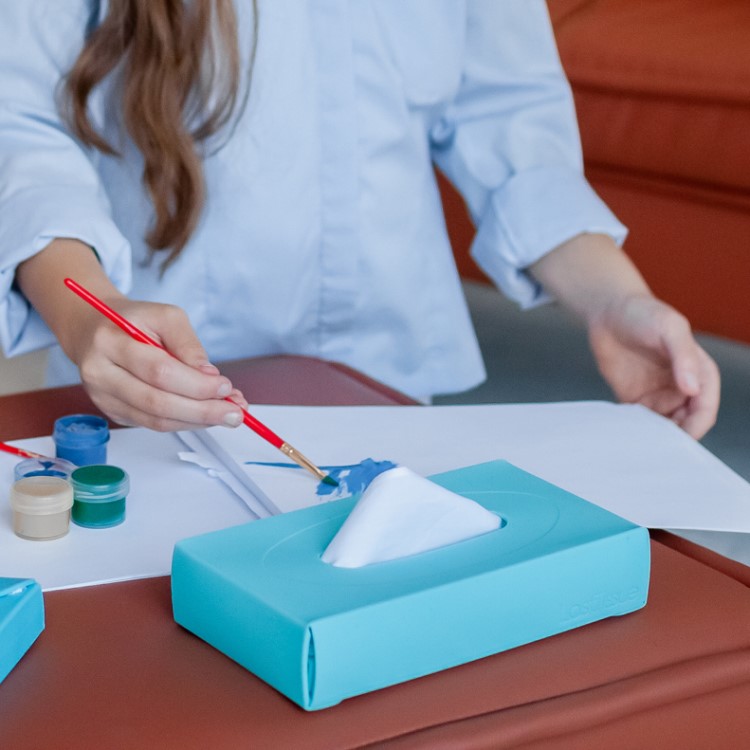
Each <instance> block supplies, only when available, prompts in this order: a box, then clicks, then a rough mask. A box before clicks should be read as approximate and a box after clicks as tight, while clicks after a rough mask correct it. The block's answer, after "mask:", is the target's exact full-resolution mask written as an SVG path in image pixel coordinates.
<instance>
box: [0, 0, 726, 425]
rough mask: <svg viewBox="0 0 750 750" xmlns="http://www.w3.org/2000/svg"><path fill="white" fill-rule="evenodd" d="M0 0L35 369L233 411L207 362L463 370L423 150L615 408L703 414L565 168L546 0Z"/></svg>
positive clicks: (430, 384)
mask: <svg viewBox="0 0 750 750" xmlns="http://www.w3.org/2000/svg"><path fill="white" fill-rule="evenodd" d="M0 1H1V2H2V4H1V5H0V7H1V8H2V18H3V24H2V27H1V30H0V72H1V73H2V75H1V76H0V81H1V82H0V86H2V92H1V95H0V102H2V103H1V104H0V164H1V167H0V181H1V183H2V186H1V187H0V280H1V282H2V285H1V286H0V300H1V302H0V336H2V340H3V343H4V347H5V349H6V352H7V353H8V354H9V355H12V354H14V353H21V352H23V351H28V350H30V349H33V348H38V347H40V346H45V345H50V344H53V343H54V342H55V341H56V342H58V343H59V345H60V347H61V349H55V350H53V352H52V355H51V370H52V371H51V377H52V378H53V382H63V381H64V380H65V379H70V378H71V376H72V375H73V374H74V373H75V371H74V370H73V371H71V362H72V363H74V365H75V367H76V368H77V369H78V370H79V371H80V377H81V379H82V381H83V383H84V385H85V387H86V388H87V390H88V392H89V394H90V395H91V397H92V399H93V400H94V402H95V403H96V404H97V405H98V406H99V407H100V408H101V409H102V410H104V411H105V412H106V413H107V414H109V415H110V416H111V417H112V418H113V419H115V420H116V421H118V422H120V423H123V424H139V425H145V426H148V427H152V428H155V429H161V430H172V429H184V428H191V427H196V426H205V425H213V424H227V425H237V424H239V423H240V418H241V417H240V410H239V408H238V407H237V406H235V405H233V404H230V403H228V402H226V401H223V400H221V399H222V397H223V396H226V395H232V394H233V397H234V398H235V400H236V401H237V402H238V403H240V404H242V403H244V400H243V398H242V396H241V395H240V394H238V393H237V392H236V391H233V389H232V386H231V383H229V381H228V380H227V379H226V378H224V377H222V376H221V375H220V374H219V372H218V370H217V369H216V367H215V366H214V365H212V364H211V363H210V361H209V358H210V359H211V360H214V361H220V360H222V359H229V358H237V357H242V356H250V355H256V354H268V353H274V352H295V353H302V354H309V355H313V356H319V357H324V358H328V359H333V360H339V361H343V362H346V363H348V364H350V365H352V366H354V367H356V368H358V369H360V370H363V371H364V372H367V373H368V374H370V375H372V376H374V377H376V378H378V379H380V380H382V381H384V382H386V383H389V384H391V385H393V386H395V387H396V388H399V389H401V390H403V391H405V392H407V393H409V394H411V395H413V396H416V397H418V398H424V399H429V398H430V397H431V396H432V395H433V394H436V393H446V392H451V391H458V390H462V389H466V388H469V387H472V386H474V385H476V384H477V383H479V382H480V381H481V380H482V379H483V377H484V370H483V366H482V362H481V357H480V354H479V350H478V346H477V343H476V339H475V337H474V334H473V331H472V330H471V324H470V320H469V316H468V314H467V310H466V307H465V303H464V300H463V296H462V292H461V287H460V283H459V279H458V276H457V274H456V270H455V267H454V265H453V259H452V255H451V251H450V246H449V243H448V240H447V237H446V232H445V228H444V224H443V220H442V214H441V207H440V200H439V195H438V192H437V189H436V186H435V180H434V173H433V162H435V163H436V164H437V165H438V166H439V167H440V169H442V170H443V171H444V173H445V174H446V175H447V176H448V177H449V178H450V179H451V180H452V181H453V182H454V184H456V186H457V187H458V189H459V190H460V191H461V192H462V194H463V195H464V198H465V199H466V202H467V205H468V206H469V208H470V210H471V213H472V215H473V217H474V219H475V221H476V224H477V237H476V240H475V242H474V246H473V249H472V252H473V255H474V257H475V258H476V260H477V261H478V263H479V264H480V265H481V266H482V267H483V268H484V269H485V271H486V272H487V273H488V274H489V275H490V277H491V278H492V279H493V280H494V281H495V282H496V283H497V285H498V286H499V287H500V288H501V289H502V290H503V291H504V292H505V293H506V294H507V295H509V296H511V297H512V298H514V299H516V300H517V301H518V302H519V303H520V304H521V305H524V306H531V305H534V304H538V303H540V302H542V301H544V300H546V299H550V298H553V299H557V300H559V301H560V302H561V303H562V304H563V305H565V306H567V307H569V308H571V309H572V310H573V311H574V312H576V313H577V314H578V315H580V316H581V317H582V318H583V319H584V321H585V322H586V325H587V326H588V330H589V333H590V339H591V344H592V348H593V351H594V354H595V356H596V358H597V361H598V364H599V367H600V369H601V371H602V373H603V375H604V377H605V378H606V379H607V380H608V382H609V383H610V385H611V386H612V388H613V390H614V392H615V394H616V395H617V397H618V398H620V399H622V400H625V401H639V402H642V403H644V404H646V405H647V406H649V407H651V408H653V409H655V410H656V411H658V412H659V413H662V414H665V415H666V416H669V417H670V418H672V419H673V420H674V421H675V422H677V423H678V424H680V425H681V426H682V427H683V428H684V429H685V430H687V431H688V432H689V433H690V434H692V435H694V436H695V437H700V436H701V435H702V434H704V433H705V432H706V430H708V429H709V428H710V426H711V425H712V424H713V422H714V420H715V417H716V411H717V408H718V397H719V378H718V372H717V369H716V366H715V364H714V363H713V361H712V360H711V359H710V358H709V357H708V355H707V354H706V353H705V352H704V351H703V350H702V349H701V348H700V347H699V346H698V344H697V343H696V342H695V340H694V338H693V336H692V334H691V332H690V327H689V325H688V323H687V322H686V321H685V320H684V318H683V317H682V316H681V315H680V314H679V313H677V312H676V311H674V310H673V309H672V308H670V307H668V306H667V305H665V304H663V303H662V302H660V301H658V300H656V299H655V298H654V297H653V295H652V294H651V292H650V291H649V290H648V288H647V286H646V284H645V283H644V281H643V279H642V278H641V276H640V275H639V274H638V272H637V271H636V270H635V268H634V267H633V266H632V264H631V263H630V262H629V260H628V259H627V257H626V256H625V255H624V254H623V252H622V251H621V250H620V248H619V243H621V242H622V240H623V239H624V234H625V230H624V228H623V227H622V226H621V225H620V224H619V222H618V221H617V220H616V219H615V218H614V216H612V214H611V213H610V212H609V211H608V210H607V209H606V207H605V206H604V205H603V204H602V203H601V201H599V199H598V198H597V197H596V196H595V194H594V193H593V192H592V190H591V189H590V187H589V186H588V184H587V183H586V182H585V180H584V178H583V176H582V172H581V156H580V151H579V145H578V140H577V131H576V127H575V117H574V112H573V107H572V102H571V98H570V92H569V89H568V86H567V83H566V81H565V78H564V76H563V74H562V71H561V69H560V65H559V60H558V58H557V53H556V50H555V46H554V40H553V36H552V33H551V29H550V25H549V19H548V17H547V12H546V6H545V4H544V2H543V0H512V1H510V2H503V3H497V2H494V1H493V0H463V1H462V0H433V1H432V2H430V3H425V2H418V1H417V0H370V2H366V1H365V0H358V1H357V2H353V1H352V0H320V1H318V2H306V1H303V0H273V2H271V1H270V0H259V1H258V2H257V3H250V2H240V1H239V0H237V2H236V3H234V4H232V3H231V2H230V0H192V2H183V0H110V2H109V3H108V4H100V3H98V2H92V0H67V2H60V1H59V0H27V2H23V3H18V2H16V0H0ZM66 276H70V277H72V278H74V279H76V280H77V281H78V282H79V283H81V284H83V285H84V286H86V287H88V288H89V289H90V290H91V291H92V292H94V293H95V294H96V295H97V296H99V297H101V298H102V299H104V300H105V301H106V302H107V303H109V304H110V305H111V306H112V307H114V308H115V309H117V310H118V311H119V312H120V313H122V314H123V315H125V316H126V317H127V318H129V319H131V320H132V321H133V322H134V323H135V324H136V325H138V326H139V327H141V328H143V329H145V330H147V332H149V333H150V334H151V335H152V336H154V337H155V338H158V339H159V340H160V341H161V342H163V344H164V345H165V347H166V348H167V349H168V350H169V351H170V352H171V353H172V354H173V355H174V357H173V358H171V357H169V356H167V355H165V354H164V353H163V352H161V351H159V350H156V349H151V348H147V347H143V346H141V345H139V344H138V343H137V342H134V341H131V340H130V339H128V338H127V337H125V336H124V335H123V334H122V332H120V331H119V330H117V329H115V328H114V327H113V326H112V325H111V324H110V323H109V322H107V321H106V320H104V319H103V318H102V317H101V316H99V315H98V314H97V313H95V312H94V311H92V310H90V309H88V308H87V306H86V305H84V304H83V303H82V302H81V301H80V300H79V299H77V298H76V297H75V296H74V295H72V294H71V293H70V292H69V291H67V289H66V288H65V287H64V286H63V284H62V279H63V278H64V277H66ZM126 291H129V293H130V294H131V295H132V296H133V297H134V298H135V299H137V300H148V302H143V301H134V300H131V299H129V298H127V297H125V296H124V292H126ZM183 310H184V312H183ZM204 347H205V348H204ZM63 352H64V355H67V358H66V357H65V356H64V355H63ZM68 358H69V359H68Z"/></svg>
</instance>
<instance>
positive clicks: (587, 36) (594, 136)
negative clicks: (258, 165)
mask: <svg viewBox="0 0 750 750" xmlns="http://www.w3.org/2000/svg"><path fill="white" fill-rule="evenodd" d="M548 6H549V9H550V13H551V16H552V20H553V24H554V27H555V33H556V36H557V42H558V46H559V49H560V56H561V59H562V62H563V66H564V67H565V70H566V72H567V75H568V77H569V79H570V82H571V84H572V88H573V93H574V97H575V102H576V108H577V111H578V118H579V124H580V129H581V140H582V143H583V152H584V158H585V164H586V173H587V176H588V178H589V180H590V181H591V183H592V184H593V185H594V187H595V188H596V190H597V191H598V192H599V194H600V195H601V196H602V198H604V200H605V201H606V202H607V203H608V204H609V206H610V207H611V208H612V209H613V211H614V212H615V213H616V214H617V215H618V217H619V218H620V219H621V220H622V221H623V222H624V223H625V224H626V225H627V226H628V227H629V229H630V235H629V237H628V240H627V242H626V245H625V248H626V250H627V251H628V253H629V254H630V256H631V257H632V258H633V260H634V261H635V262H636V264H637V265H638V266H639V268H640V269H641V271H642V273H643V274H644V275H645V277H646V279H647V280H648V282H649V284H650V285H651V287H652V288H653V289H654V291H655V292H656V293H657V294H658V295H659V296H661V297H662V298H664V299H666V300H667V301H669V302H670V303H672V304H673V305H674V306H675V307H677V308H678V309H680V310H681V311H682V312H684V313H685V314H686V315H687V316H688V318H689V319H690V321H691V322H692V324H693V326H694V328H696V329H697V330H701V331H705V332H709V333H713V334H718V335H722V336H725V337H728V338H732V339H736V340H740V341H744V342H750V304H748V297H750V2H749V1H748V0H548ZM442 189H443V193H444V202H445V205H446V214H447V216H448V224H449V231H450V233H451V238H452V241H453V243H454V248H455V250H456V256H457V259H458V262H459V268H460V270H461V272H462V274H463V275H464V276H467V277H470V278H481V273H480V272H479V271H478V270H477V269H476V267H475V266H473V264H472V263H471V261H470V260H469V258H468V253H467V248H468V245H469V243H470V241H471V237H472V235H473V229H472V227H471V224H470V222H469V221H468V219H467V217H466V214H465V211H464V209H463V206H462V204H461V201H460V199H459V198H458V197H457V196H456V195H455V193H453V192H452V190H451V189H450V188H449V187H448V186H447V185H446V184H445V183H443V184H442Z"/></svg>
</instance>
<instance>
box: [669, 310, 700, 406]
mask: <svg viewBox="0 0 750 750" xmlns="http://www.w3.org/2000/svg"><path fill="white" fill-rule="evenodd" d="M662 340H663V343H664V346H665V348H666V350H667V353H668V355H669V359H670V363H671V369H672V377H673V378H674V381H675V383H676V385H677V387H678V388H679V390H680V391H681V392H682V393H684V394H685V395H686V396H697V395H698V394H699V393H700V389H701V386H700V377H699V373H700V364H701V363H700V350H699V348H698V344H697V342H696V341H695V339H694V338H693V333H692V330H691V329H690V324H689V323H688V322H687V320H686V319H685V318H684V317H683V316H682V315H680V314H679V313H676V312H675V313H674V318H673V320H670V321H669V322H668V324H667V325H666V326H665V327H664V332H663V334H662Z"/></svg>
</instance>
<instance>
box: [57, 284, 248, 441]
mask: <svg viewBox="0 0 750 750" xmlns="http://www.w3.org/2000/svg"><path fill="white" fill-rule="evenodd" d="M103 301H104V302H106V304H108V305H109V306H110V307H112V308H113V309H114V310H116V311H117V312H118V313H120V315H122V316H123V317H124V318H126V319H127V320H129V321H130V322H131V323H133V324H134V325H135V326H136V327H138V328H140V329H141V330H142V331H144V332H145V333H147V334H148V335H149V336H150V337H151V338H153V339H155V340H156V341H158V342H160V343H161V344H162V345H163V346H164V348H165V349H166V350H167V351H164V350H162V349H158V348H156V347H154V346H149V345H147V344H142V343H141V342H138V341H135V340H134V339H132V338H130V337H129V336H128V335H127V334H126V333H124V332H123V331H121V330H120V329H119V328H117V327H116V326H115V325H114V324H113V323H112V322H111V321H109V320H108V319H107V318H105V317H104V316H102V315H101V314H99V313H97V312H96V311H94V310H91V309H90V310H86V309H82V310H80V311H79V315H78V324H77V326H76V328H77V333H76V336H75V338H74V339H73V341H72V342H71V343H70V345H69V346H68V347H67V349H68V351H67V353H68V355H69V356H70V357H71V359H72V360H73V361H74V362H75V363H76V364H77V365H78V368H79V371H80V373H81V380H82V382H83V385H84V387H85V388H86V391H87V392H88V394H89V396H90V397H91V400H92V401H93V402H94V403H95V404H96V405H97V406H98V407H99V408H100V409H101V410H102V411H103V412H104V413H105V414H107V415H108V416H109V417H110V418H111V419H113V420H114V421H116V422H118V423H119V424H124V425H139V426H143V427H149V428H151V429H153V430H160V431H167V430H189V429H196V428H199V427H206V426H209V425H217V424H223V425H225V426H227V427H237V426H238V425H240V424H241V423H242V413H241V410H240V408H239V407H238V406H236V405H234V404H232V403H229V402H227V401H225V400H223V399H225V398H226V397H230V398H232V399H233V400H234V401H235V403H236V404H239V405H240V406H242V407H245V406H247V402H246V401H245V400H244V398H243V396H242V394H241V393H239V391H237V390H235V389H234V388H233V387H232V384H231V383H230V382H229V380H228V379H227V378H225V377H224V376H222V375H221V374H220V373H219V370H218V369H217V368H216V367H215V366H214V365H212V364H210V363H209V361H208V358H207V356H206V353H205V351H204V349H203V347H202V346H201V344H200V341H199V340H198V338H197V336H196V335H195V333H194V332H193V329H192V327H191V326H190V323H189V321H188V318H187V315H186V314H185V313H184V311H183V310H181V309H180V308H178V307H173V306H171V305H161V304H155V303H148V302H134V301H131V300H129V299H127V298H125V297H122V296H118V297H116V298H114V299H112V298H110V299H106V300H103ZM80 306H81V307H86V304H85V303H84V302H83V301H80ZM167 352H169V353H167Z"/></svg>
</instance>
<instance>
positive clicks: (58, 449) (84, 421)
mask: <svg viewBox="0 0 750 750" xmlns="http://www.w3.org/2000/svg"><path fill="white" fill-rule="evenodd" d="M52 439H53V440H54V441H55V455H56V456H57V457H58V458H64V459H66V460H67V461H70V462H72V463H74V464H76V466H89V465H90V464H105V463H107V441H108V440H109V427H108V426H107V420H106V419H103V418H102V417H96V416H94V415H93V414H70V415H68V416H67V417H60V419H57V420H56V421H55V428H54V430H53V431H52Z"/></svg>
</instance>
